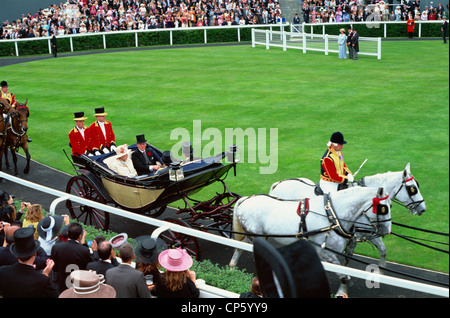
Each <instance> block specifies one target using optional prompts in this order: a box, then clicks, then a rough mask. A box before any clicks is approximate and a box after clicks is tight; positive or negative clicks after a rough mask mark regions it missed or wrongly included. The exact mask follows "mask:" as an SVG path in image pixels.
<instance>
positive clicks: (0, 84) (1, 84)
mask: <svg viewBox="0 0 450 318" xmlns="http://www.w3.org/2000/svg"><path fill="white" fill-rule="evenodd" d="M0 86H1V87H6V86H8V83H6V81H2V82H1V83H0Z"/></svg>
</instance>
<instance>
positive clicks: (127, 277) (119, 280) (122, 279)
mask: <svg viewBox="0 0 450 318" xmlns="http://www.w3.org/2000/svg"><path fill="white" fill-rule="evenodd" d="M119 257H120V258H121V259H122V264H120V265H119V266H117V267H114V268H111V269H108V270H107V271H106V275H105V282H106V284H108V285H111V286H112V287H113V288H114V289H115V290H116V298H150V297H151V295H150V290H149V289H148V286H147V283H146V281H145V277H144V273H143V272H141V271H139V270H137V269H135V268H133V267H131V263H132V261H133V259H134V258H135V254H134V249H133V245H131V244H130V243H125V244H123V245H122V246H121V247H120V251H119Z"/></svg>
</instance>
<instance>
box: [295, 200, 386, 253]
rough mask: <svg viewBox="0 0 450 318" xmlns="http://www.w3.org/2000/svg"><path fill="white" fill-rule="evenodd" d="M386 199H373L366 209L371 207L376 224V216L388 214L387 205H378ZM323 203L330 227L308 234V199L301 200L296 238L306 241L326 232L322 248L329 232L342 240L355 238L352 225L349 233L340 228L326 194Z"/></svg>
mask: <svg viewBox="0 0 450 318" xmlns="http://www.w3.org/2000/svg"><path fill="white" fill-rule="evenodd" d="M388 197H389V195H387V196H386V197H383V198H380V197H376V198H373V200H372V205H371V206H370V207H369V208H368V209H370V208H371V207H372V212H373V213H375V214H377V221H376V223H377V224H378V223H379V222H380V221H379V220H378V216H379V215H386V214H387V213H388V212H389V208H388V207H387V205H385V204H380V201H383V200H386V199H387V198H388ZM323 201H324V209H325V213H326V217H327V219H328V221H329V223H330V225H329V226H327V227H324V228H321V229H317V230H314V231H309V232H308V231H307V227H306V216H307V215H308V212H309V199H308V198H306V199H302V200H301V201H300V202H299V205H298V208H297V214H298V215H299V217H300V223H299V230H298V234H297V235H296V237H297V238H303V239H308V237H309V236H310V235H315V234H319V233H323V232H328V233H327V234H326V236H325V240H324V242H323V243H322V245H321V247H322V248H324V247H325V245H326V242H327V240H328V237H329V235H330V233H329V232H330V231H332V230H333V231H334V232H335V233H336V234H337V235H339V236H340V237H342V238H344V239H352V238H356V232H357V231H356V230H357V228H356V227H355V225H354V224H353V226H352V227H351V229H350V231H347V230H345V229H344V228H343V227H342V224H341V222H340V220H339V217H338V216H337V215H336V212H335V211H334V207H333V204H332V202H331V199H330V197H329V194H328V193H324V195H323ZM368 209H367V210H364V211H363V212H362V214H363V215H365V213H366V212H367V211H368ZM369 223H370V224H372V222H371V221H370V220H369ZM358 231H363V230H361V229H358Z"/></svg>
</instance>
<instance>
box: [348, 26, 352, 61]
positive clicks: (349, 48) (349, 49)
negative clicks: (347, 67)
mask: <svg viewBox="0 0 450 318" xmlns="http://www.w3.org/2000/svg"><path fill="white" fill-rule="evenodd" d="M352 35H353V32H352V28H351V27H349V28H348V35H347V47H348V58H349V59H350V60H352V59H353V49H352Z"/></svg>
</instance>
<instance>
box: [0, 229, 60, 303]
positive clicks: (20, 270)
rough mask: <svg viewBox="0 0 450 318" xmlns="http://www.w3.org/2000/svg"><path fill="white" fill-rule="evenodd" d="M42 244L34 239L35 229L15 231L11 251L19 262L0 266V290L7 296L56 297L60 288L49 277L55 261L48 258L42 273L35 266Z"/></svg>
mask: <svg viewBox="0 0 450 318" xmlns="http://www.w3.org/2000/svg"><path fill="white" fill-rule="evenodd" d="M39 246H40V244H39V242H38V241H35V240H34V229H33V228H31V227H27V228H21V229H18V230H16V231H15V232H14V243H13V244H12V245H11V253H13V254H14V255H15V256H16V257H17V258H18V262H17V263H16V264H13V265H8V266H2V267H0V292H1V293H2V295H3V297H5V298H56V297H58V294H59V293H58V290H57V288H56V286H54V285H53V284H52V281H51V279H50V278H49V277H48V276H49V274H50V272H51V271H52V268H53V266H54V263H53V261H52V260H51V259H49V260H47V266H46V267H45V268H44V270H43V271H42V273H40V272H39V271H37V270H36V269H35V268H34V267H33V262H34V259H35V257H36V252H37V250H38V248H39Z"/></svg>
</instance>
